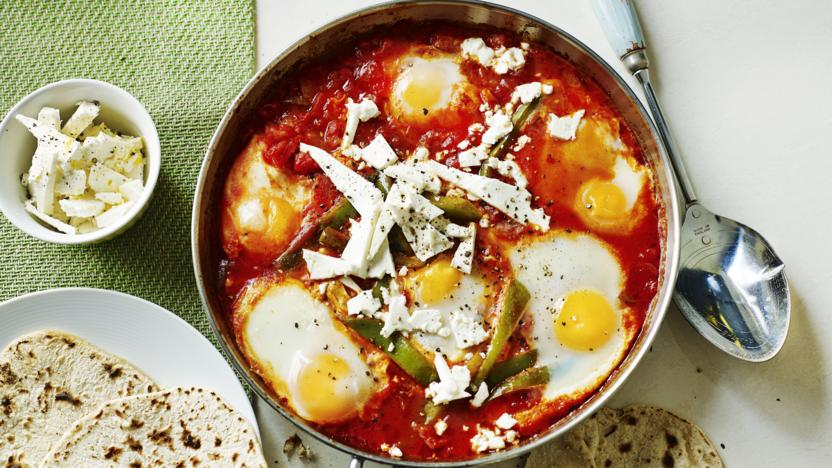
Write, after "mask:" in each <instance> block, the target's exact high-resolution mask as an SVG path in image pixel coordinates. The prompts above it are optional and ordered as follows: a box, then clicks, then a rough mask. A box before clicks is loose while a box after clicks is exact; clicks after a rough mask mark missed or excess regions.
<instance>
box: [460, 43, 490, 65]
mask: <svg viewBox="0 0 832 468" xmlns="http://www.w3.org/2000/svg"><path fill="white" fill-rule="evenodd" d="M461 48H462V56H463V57H465V58H467V59H471V60H476V61H477V62H479V63H480V64H482V65H483V66H486V67H487V66H489V65H490V64H491V60H492V59H493V58H494V49H492V48H491V47H488V46H487V45H485V41H484V40H482V38H480V37H469V38H468V39H465V40H464V41H462V44H461Z"/></svg>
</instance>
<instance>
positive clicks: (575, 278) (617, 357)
mask: <svg viewBox="0 0 832 468" xmlns="http://www.w3.org/2000/svg"><path fill="white" fill-rule="evenodd" d="M509 258H510V260H511V263H512V265H513V269H514V274H515V275H516V277H517V279H518V280H519V281H520V282H522V283H523V284H524V285H525V286H526V287H527V288H528V290H529V291H530V292H531V299H530V301H529V305H528V308H527V311H526V319H527V320H530V321H531V324H530V326H529V327H528V328H527V329H526V333H527V335H526V339H527V340H528V342H529V343H531V344H532V346H534V347H535V348H536V349H537V351H538V358H537V359H538V360H537V363H536V365H537V366H545V367H548V368H549V371H550V375H551V379H550V381H549V383H548V384H547V385H546V387H545V388H544V390H543V396H544V399H546V400H554V399H557V398H558V397H561V396H578V395H580V394H582V393H584V392H588V391H592V390H594V389H595V388H597V387H598V386H599V385H600V384H601V383H602V382H603V381H604V380H605V379H606V377H607V376H608V375H609V373H610V372H611V371H612V370H613V369H614V368H615V366H617V365H618V363H619V362H621V360H622V359H623V357H624V355H625V354H626V352H627V349H628V346H629V344H630V343H631V342H632V340H633V339H634V337H635V334H634V332H632V331H630V330H629V329H628V328H627V327H625V326H623V323H624V321H625V318H626V316H627V314H629V313H630V312H629V310H628V309H627V308H626V307H623V306H622V305H621V303H620V302H619V299H618V296H619V294H620V293H621V291H622V289H623V287H624V281H625V277H624V274H623V272H622V270H621V266H620V265H619V263H618V260H617V258H616V256H615V255H614V253H613V252H612V251H610V249H609V248H608V247H607V246H606V245H605V244H604V242H602V241H601V240H599V239H597V238H595V237H594V236H592V235H588V234H577V235H576V234H569V233H566V232H564V231H554V232H552V233H550V234H548V235H547V236H539V237H535V238H530V239H526V240H524V241H522V242H521V243H519V244H517V245H515V246H513V247H512V249H511V251H510V255H509Z"/></svg>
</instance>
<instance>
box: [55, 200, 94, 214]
mask: <svg viewBox="0 0 832 468" xmlns="http://www.w3.org/2000/svg"><path fill="white" fill-rule="evenodd" d="M59 204H60V205H61V209H62V210H63V212H64V213H66V215H67V216H77V217H79V218H91V217H93V216H97V215H99V214H101V213H102V212H103V211H104V208H105V204H104V202H103V201H100V200H61V201H60V202H59Z"/></svg>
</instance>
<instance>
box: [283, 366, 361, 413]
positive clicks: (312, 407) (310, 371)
mask: <svg viewBox="0 0 832 468" xmlns="http://www.w3.org/2000/svg"><path fill="white" fill-rule="evenodd" d="M295 391H296V393H295V397H296V398H297V400H298V403H299V404H300V406H301V407H302V410H303V411H304V412H305V413H306V415H305V417H306V418H307V419H310V420H312V421H315V422H331V421H338V420H341V419H344V418H346V417H348V416H350V415H352V414H353V413H354V412H355V411H356V410H357V409H358V407H359V405H360V404H361V403H362V402H363V401H364V400H365V399H366V395H367V389H365V388H361V385H359V383H358V381H357V380H356V379H355V378H354V376H353V372H352V369H350V366H349V364H347V362H346V361H344V360H343V359H341V358H340V357H338V356H336V355H335V354H332V353H322V354H317V355H315V356H313V357H312V359H310V360H308V361H307V362H306V363H305V364H304V365H303V366H302V367H301V369H300V371H299V372H298V374H297V381H296V386H295Z"/></svg>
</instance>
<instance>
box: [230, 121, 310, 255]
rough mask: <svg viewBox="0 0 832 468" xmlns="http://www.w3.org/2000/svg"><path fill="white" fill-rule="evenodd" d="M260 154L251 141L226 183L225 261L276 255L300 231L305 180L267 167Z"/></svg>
mask: <svg viewBox="0 0 832 468" xmlns="http://www.w3.org/2000/svg"><path fill="white" fill-rule="evenodd" d="M265 149H266V144H265V142H264V141H263V139H262V138H259V137H255V138H253V139H252V141H251V142H250V143H249V144H248V146H246V148H245V149H244V150H243V152H242V153H241V154H240V156H239V157H238V158H237V159H236V160H235V162H234V165H233V166H232V167H231V170H230V171H229V174H228V178H227V179H226V183H225V192H224V201H223V205H224V206H223V207H224V210H223V218H222V222H223V229H222V231H223V245H224V247H225V249H226V253H227V254H229V255H230V256H236V255H239V254H241V253H244V252H250V253H254V254H264V255H274V253H275V252H280V251H281V249H282V248H283V247H285V246H286V244H288V242H289V241H290V240H291V238H292V236H293V235H294V233H295V232H296V231H297V229H298V228H299V226H300V223H301V220H302V215H301V213H302V212H303V209H304V207H305V206H306V203H307V200H309V197H310V194H311V190H312V189H311V182H310V181H309V179H308V178H306V177H297V176H295V175H292V174H287V173H286V172H284V171H283V170H281V169H278V168H276V167H273V166H271V165H269V164H266V162H265V161H263V153H264V151H265Z"/></svg>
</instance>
